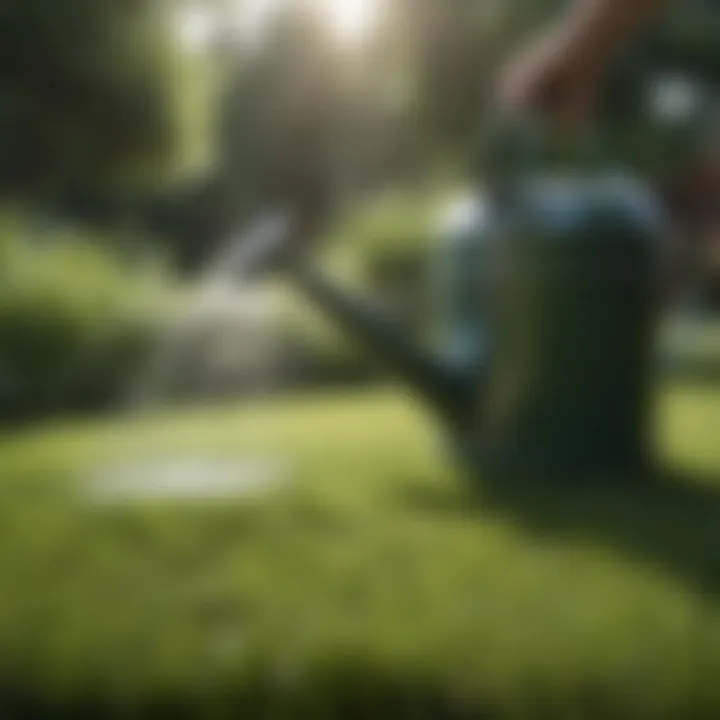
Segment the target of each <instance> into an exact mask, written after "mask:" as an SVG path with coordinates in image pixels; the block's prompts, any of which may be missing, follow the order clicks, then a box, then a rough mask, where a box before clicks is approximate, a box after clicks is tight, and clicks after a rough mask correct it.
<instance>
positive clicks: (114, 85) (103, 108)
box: [0, 0, 188, 197]
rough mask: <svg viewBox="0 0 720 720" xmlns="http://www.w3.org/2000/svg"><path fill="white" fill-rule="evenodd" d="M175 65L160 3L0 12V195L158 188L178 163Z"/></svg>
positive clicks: (111, 2)
mask: <svg viewBox="0 0 720 720" xmlns="http://www.w3.org/2000/svg"><path fill="white" fill-rule="evenodd" d="M186 69H187V66H186V65H184V64H183V61H182V58H181V56H180V53H179V52H178V48H177V44H176V43H175V41H174V40H173V37H172V26H171V24H170V23H169V22H168V15H167V8H166V7H163V4H162V3H161V2H160V1H159V0H9V1H8V2H5V3H3V4H2V8H0V88H2V93H1V94H0V132H1V133H2V137H3V144H2V148H1V149H0V191H1V192H3V193H5V194H7V193H9V192H12V193H16V194H19V195H22V196H28V195H29V196H33V197H36V196H47V195H51V196H52V195H54V194H56V193H57V192H60V191H64V190H67V189H69V190H71V191H72V192H74V193H80V192H81V190H87V189H88V188H92V189H95V190H97V189H98V188H100V187H104V186H107V187H108V188H113V189H114V190H117V189H118V188H124V187H127V186H129V185H135V184H137V183H143V184H147V183H150V182H154V181H157V180H158V178H160V177H163V176H164V175H165V174H166V173H168V172H169V171H170V170H171V169H175V166H176V164H177V163H178V161H179V154H178V150H179V149H180V147H181V145H182V143H183V142H184V140H185V138H184V136H183V111H187V109H188V107H187V102H186V99H185V98H184V96H183V85H182V84H183V77H184V76H183V73H184V72H185V70H186Z"/></svg>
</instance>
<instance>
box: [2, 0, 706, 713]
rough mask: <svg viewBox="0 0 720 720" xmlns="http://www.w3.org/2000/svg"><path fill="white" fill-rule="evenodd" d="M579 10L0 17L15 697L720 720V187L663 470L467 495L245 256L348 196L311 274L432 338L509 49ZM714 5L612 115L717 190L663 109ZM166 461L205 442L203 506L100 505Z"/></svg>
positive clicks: (191, 709)
mask: <svg viewBox="0 0 720 720" xmlns="http://www.w3.org/2000/svg"><path fill="white" fill-rule="evenodd" d="M562 6H563V3H562V2H559V0H53V1H52V2H51V1H50V0H12V1H11V2H7V3H5V4H4V5H3V8H2V9H0V59H1V62H0V88H1V89H2V93H1V94H0V130H1V131H2V138H3V142H2V144H1V145H0V426H1V427H2V436H1V437H0V443H1V444H0V708H2V709H3V710H7V712H8V713H9V715H8V716H9V717H14V716H23V717H24V716H28V717H37V716H40V715H47V716H50V717H53V716H58V715H63V714H66V715H70V716H78V715H80V714H81V713H85V714H86V715H88V716H92V717H98V716H105V715H108V716H109V715H111V714H114V715H116V716H117V715H119V716H124V715H128V716H132V715H133V714H137V715H151V716H155V715H158V714H166V715H170V716H173V717H177V716H181V715H183V714H186V715H188V716H202V717H207V716H212V715H214V714H218V715H223V716H231V715H238V714H244V715H245V716H247V717H433V718H435V717H437V718H440V717H442V718H445V717H447V718H451V717H508V718H510V717H512V718H518V717H540V716H542V717H628V718H630V717H633V718H635V717H688V718H689V717H717V716H718V713H720V693H719V692H718V690H717V687H716V681H715V679H714V678H715V677H716V676H717V672H718V670H720V607H719V606H718V602H717V600H718V598H717V591H718V580H719V579H720V560H718V558H719V557H720V555H718V553H719V552H720V495H718V492H720V490H718V485H717V482H718V481H715V480H714V476H715V474H720V443H718V440H717V431H718V428H719V427H720V385H718V382H720V318H718V314H720V218H718V213H717V207H718V206H720V200H718V199H717V198H718V197H720V196H715V198H714V199H711V200H709V201H708V200H707V199H705V200H704V201H703V202H704V205H705V206H707V205H708V202H709V203H710V205H711V206H713V207H715V210H714V211H711V212H708V208H707V207H705V206H704V207H700V208H698V211H697V213H696V216H697V218H698V221H697V222H692V221H691V222H689V223H686V224H683V225H681V226H679V227H678V228H677V229H676V230H675V235H676V236H677V238H678V243H679V247H680V248H681V250H680V255H681V260H678V268H680V270H681V271H680V272H679V275H680V276H681V280H680V282H679V285H678V287H679V288H680V291H679V292H675V293H674V294H672V298H673V299H672V301H671V302H669V303H668V311H667V322H666V323H665V327H666V332H664V333H663V337H664V338H665V339H666V340H667V346H668V347H669V348H670V350H671V356H672V358H673V362H672V363H670V364H669V365H670V367H669V372H668V376H667V378H664V379H663V382H662V383H661V387H659V388H658V394H659V396H660V397H661V398H662V402H661V410H660V411H659V413H658V437H659V438H660V445H661V446H662V448H663V452H665V453H666V454H667V455H668V457H670V458H672V460H673V462H674V463H675V464H676V466H677V467H678V473H679V477H680V480H679V481H678V482H677V483H676V484H675V485H672V486H671V487H669V488H665V489H663V490H650V489H643V488H640V489H638V488H635V489H633V490H623V489H621V488H618V487H616V486H613V487H608V488H599V489H594V490H593V492H592V493H590V494H589V495H588V494H586V493H583V492H579V491H578V490H575V489H572V488H568V487H567V486H564V487H562V488H557V487H554V486H553V485H552V484H551V485H547V486H544V487H543V488H542V489H538V488H527V487H524V488H523V487H520V488H514V489H512V491H511V490H509V489H504V488H492V487H488V488H487V495H486V496H485V497H484V498H483V500H482V502H481V503H480V505H479V506H478V505H476V502H477V499H476V498H470V497H469V496H468V495H467V494H466V492H465V490H464V489H463V485H462V483H461V482H460V480H459V479H458V478H457V477H455V475H454V471H453V470H452V468H449V467H447V466H446V464H445V461H444V460H443V456H442V455H441V454H439V452H438V451H439V450H440V449H441V448H440V447H439V443H438V441H437V440H436V439H435V432H434V431H435V428H434V427H433V422H434V420H433V419H432V418H428V417H425V416H424V415H423V414H422V413H421V412H419V411H418V409H417V408H416V407H415V405H414V401H413V399H412V398H411V397H406V396H405V395H404V393H403V391H402V390H401V389H399V388H398V387H397V386H396V384H395V381H394V379H393V378H392V377H389V376H388V374H387V372H386V370H385V369H384V368H383V367H382V366H381V365H379V364H377V363H376V362H375V361H374V360H373V359H372V357H371V356H368V355H367V354H366V353H365V352H364V350H363V348H361V347H360V346H359V345H357V344H356V343H355V342H354V341H353V339H352V338H348V337H347V336H345V335H343V334H342V333H341V332H340V330H339V329H338V328H335V327H334V326H333V325H331V324H330V323H328V322H327V321H325V320H324V318H322V316H320V315H318V314H316V313H315V312H314V310H313V309H312V308H310V307H309V306H306V305H305V304H304V302H303V301H302V300H301V298H299V297H298V296H297V295H295V294H294V293H293V291H292V289H291V288H289V287H286V286H284V285H283V284H282V283H281V282H268V283H264V284H262V285H261V286H252V287H250V286H245V285H244V284H243V283H241V282H238V281H237V279H236V278H235V277H234V276H233V274H232V272H230V270H231V269H232V268H231V266H232V262H231V259H232V257H233V253H234V252H235V251H236V249H237V248H238V247H239V246H240V245H242V241H243V238H244V237H245V232H246V230H247V228H248V227H251V226H252V223H253V221H254V220H255V219H256V218H257V217H260V216H262V215H263V214H264V213H267V212H272V211H273V210H274V209H275V208H277V207H283V206H284V205H287V204H288V203H292V202H301V203H303V202H304V203H308V204H311V205H318V206H322V207H328V206H329V207H332V208H334V209H335V210H336V212H335V213H334V214H333V216H332V222H331V223H330V224H329V225H328V226H327V227H325V228H324V229H323V234H324V237H323V238H322V239H321V241H320V242H318V245H317V255H318V262H321V263H323V264H324V265H326V266H327V267H328V268H329V269H330V272H332V273H334V274H335V275H336V276H338V277H341V278H342V279H343V280H344V281H345V282H347V283H349V284H351V285H353V286H359V287H362V288H363V291H364V292H365V293H366V294H367V295H369V296H370V297H372V298H373V300H375V301H377V302H380V303H383V304H384V305H385V306H387V307H388V309H389V310H391V311H392V312H393V313H394V314H395V315H396V316H397V317H398V318H399V320H400V321H401V322H402V323H403V324H405V325H407V327H408V328H410V330H411V332H412V334H413V335H415V336H416V337H417V338H418V339H419V341H423V339H424V338H425V337H426V335H427V332H428V328H429V324H430V321H431V320H432V308H431V307H430V306H429V292H428V288H429V279H430V275H429V272H430V267H431V258H432V254H431V245H432V242H433V240H434V239H435V237H436V234H437V232H438V229H439V227H440V225H441V223H442V218H443V217H445V215H447V213H448V211H452V210H453V208H456V209H457V211H458V212H461V211H462V209H463V207H464V205H463V202H464V199H465V198H467V196H468V193H469V192H471V190H472V187H471V186H470V185H469V179H470V175H469V173H470V172H472V173H474V177H476V178H477V177H480V176H481V175H482V168H481V167H477V165H476V164H475V162H474V160H473V158H474V157H475V152H476V148H477V143H478V141H479V139H481V138H479V129H480V127H481V125H480V119H481V118H482V117H483V116H484V114H486V113H487V111H488V109H489V108H490V103H491V98H492V88H493V81H494V78H495V73H496V72H497V69H498V65H499V63H501V62H502V60H503V59H504V58H505V57H507V55H508V53H510V52H512V50H513V49H515V48H516V47H517V46H518V44H520V43H522V42H523V40H524V39H525V38H527V37H528V36H529V35H531V34H532V33H534V32H536V31H537V29H538V28H540V27H542V26H543V25H544V23H546V22H547V21H548V20H549V19H550V18H551V17H553V15H554V14H555V13H557V12H558V10H559V9H560V8H561V7H562ZM711 6H712V3H704V2H703V1H702V0H697V2H695V3H694V4H693V5H692V7H691V8H688V7H685V4H684V3H680V2H678V3H675V4H674V5H673V6H672V8H671V14H670V15H669V17H668V18H667V19H666V20H665V22H664V23H663V24H662V27H659V28H652V29H651V30H650V31H649V32H648V33H647V36H646V37H643V38H641V40H640V42H639V43H638V46H637V48H636V49H634V50H636V51H637V53H636V54H637V55H638V56H639V57H640V58H642V60H643V62H642V63H638V62H636V61H635V60H633V58H634V57H635V56H634V55H633V56H632V58H631V60H630V62H629V64H628V65H627V66H623V68H624V69H623V70H622V72H621V73H620V74H619V75H618V78H619V80H618V82H617V85H616V86H615V85H614V86H613V87H615V89H616V90H617V92H616V93H615V95H613V102H612V103H610V105H609V106H608V107H609V111H608V112H609V114H608V116H607V118H606V119H604V122H605V121H607V123H608V124H609V125H610V126H611V129H612V132H613V137H614V143H615V144H614V146H613V147H614V148H615V149H616V150H617V149H618V148H621V149H622V151H623V152H624V153H625V154H626V155H625V159H626V160H627V162H630V163H636V164H637V166H638V167H640V168H641V172H643V173H644V174H645V175H646V176H647V177H648V179H649V181H650V182H652V183H653V184H655V185H656V186H657V188H658V190H659V191H660V192H661V193H662V194H663V196H665V197H666V198H667V199H668V202H669V203H670V204H681V205H684V206H686V205H690V206H691V209H692V204H693V196H692V182H693V180H692V177H691V178H690V180H688V179H687V174H688V172H690V173H696V174H698V175H702V173H712V172H714V170H713V166H712V163H708V164H706V165H704V164H703V163H695V161H696V159H697V157H698V154H704V155H705V156H707V157H708V158H711V157H712V152H716V148H717V137H715V145H714V148H715V149H714V150H713V147H712V146H711V143H710V144H708V143H706V140H707V137H706V135H703V140H702V142H703V144H702V145H697V146H695V145H693V142H694V141H698V142H699V141H700V133H699V132H697V126H696V125H693V124H692V122H690V120H688V122H687V123H686V124H685V125H682V123H674V124H673V123H670V122H669V121H668V120H667V118H665V117H664V116H662V113H661V114H660V115H654V114H653V113H651V112H649V111H647V110H646V109H644V108H643V107H640V103H639V100H640V99H641V98H644V97H646V96H645V95H644V94H643V92H642V89H643V88H646V87H649V86H653V85H652V83H653V77H654V75H653V73H655V72H657V73H670V74H671V75H672V77H673V78H674V79H675V80H674V82H675V85H674V86H673V87H675V91H676V93H679V94H680V98H681V100H682V98H683V97H687V96H688V94H689V95H690V96H692V92H693V91H696V90H697V88H702V89H703V92H706V94H709V95H711V96H713V98H714V97H715V96H716V95H717V87H718V84H719V81H720V43H718V38H720V15H718V13H717V11H716V10H714V9H712V7H711ZM635 71H636V73H635V74H633V73H634V72H635ZM678 78H680V79H679V80H678ZM648 83H649V84H650V85H648ZM678 88H679V89H678ZM708 88H709V90H708ZM713 93H715V95H713ZM713 102H716V100H714V99H713ZM671 104H672V103H671ZM681 104H682V102H681ZM706 104H707V103H706ZM688 117H689V116H688ZM712 117H713V118H714V119H713V120H711V121H710V123H709V127H710V135H712V134H713V130H714V132H715V135H717V133H718V132H720V126H718V124H717V115H714V116H712ZM711 140H712V138H711ZM692 163H695V164H694V165H693V164H692ZM679 177H683V178H685V179H684V180H683V181H682V182H680V181H679V180H678V179H677V178H679ZM718 192H720V187H719V189H718ZM701 204H702V203H701ZM711 210H712V207H711ZM690 217H691V219H692V217H693V213H692V212H691V213H690ZM708 218H710V219H708ZM700 219H701V220H700ZM245 456H247V457H260V456H262V457H263V458H265V459H267V458H273V459H274V460H276V461H278V462H280V463H281V464H282V463H285V464H287V466H288V468H289V469H286V470H284V471H283V472H284V473H285V474H284V475H282V477H284V478H286V482H284V484H281V486H280V487H279V488H277V489H273V491H272V492H267V493H266V492H261V493H259V494H257V493H255V494H253V493H251V494H241V495H240V496H233V495H232V493H230V494H229V495H223V494H222V492H221V491H218V493H219V495H218V497H216V498H215V501H212V502H211V501H210V500H209V499H208V498H210V499H212V493H213V489H212V487H211V486H212V482H211V480H210V476H211V475H212V474H213V472H214V473H215V474H217V472H218V471H217V467H216V465H213V464H212V463H218V462H227V461H232V460H233V459H237V458H242V457H245ZM158 458H160V459H162V463H165V465H163V467H168V465H167V463H168V462H169V461H170V460H172V461H173V462H174V463H175V466H176V467H177V466H179V467H182V468H184V469H185V470H186V471H187V470H188V468H192V467H194V466H195V465H197V463H200V464H201V468H200V470H199V471H197V470H196V472H195V476H196V477H197V475H198V472H199V473H200V476H202V472H201V471H202V468H205V470H206V471H207V472H208V473H209V474H208V493H207V494H206V495H203V493H202V492H201V491H200V490H196V491H197V492H198V497H197V498H195V499H194V500H193V502H190V503H189V504H188V503H187V502H186V500H187V497H186V496H185V497H183V498H178V497H173V496H172V490H171V491H170V492H169V494H168V495H167V496H163V494H162V487H160V490H158V488H157V487H156V488H155V491H157V492H158V493H159V495H158V496H157V497H154V498H153V499H152V501H137V502H124V501H123V498H124V496H123V493H122V492H120V493H119V497H120V499H119V500H117V502H115V501H110V502H108V498H107V497H105V496H104V495H102V492H101V493H100V496H98V495H97V489H98V487H100V486H98V485H96V484H94V483H95V481H96V480H97V479H98V478H103V477H105V475H103V473H107V472H110V470H112V468H114V467H119V464H122V463H130V465H128V466H127V467H126V468H125V473H126V474H125V475H124V476H123V477H124V478H125V480H127V482H128V483H129V484H130V485H132V482H133V477H132V473H133V471H132V468H133V467H134V466H133V465H132V462H134V461H138V462H140V461H141V460H144V461H145V462H146V463H152V462H158ZM194 464H195V465H194ZM124 467H125V466H124ZM128 467H129V468H130V469H129V470H128V469H127V468H128ZM137 468H138V470H137V472H138V473H142V472H146V471H147V466H142V464H139V465H137ZM213 468H214V469H213ZM128 473H129V475H128ZM191 474H192V473H191ZM281 474H282V473H281ZM288 478H289V479H288ZM201 484H202V483H201ZM113 487H114V489H115V490H118V486H117V484H116V485H114V486H113ZM185 489H186V490H187V488H185ZM176 490H177V487H176ZM215 490H217V488H215ZM181 494H182V493H181ZM186 495H187V493H186ZM116 499H117V498H116ZM125 499H127V498H125Z"/></svg>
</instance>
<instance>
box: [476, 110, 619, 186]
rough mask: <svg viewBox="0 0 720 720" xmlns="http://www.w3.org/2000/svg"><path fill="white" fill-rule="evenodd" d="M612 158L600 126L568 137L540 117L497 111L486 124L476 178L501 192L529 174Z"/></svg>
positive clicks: (584, 164)
mask: <svg viewBox="0 0 720 720" xmlns="http://www.w3.org/2000/svg"><path fill="white" fill-rule="evenodd" d="M608 155H609V152H608V143H607V142H606V140H605V138H604V137H603V134H602V132H601V130H600V128H599V127H598V126H597V125H593V126H590V127H587V128H581V129H579V130H577V131H575V132H570V133H568V132H562V131H561V130H559V129H558V128H556V127H554V126H553V125H552V124H551V123H549V122H547V121H544V120H543V119H542V118H539V117H534V116H531V115H528V114H517V113H509V112H507V111H500V110H499V109H495V110H493V111H492V112H491V113H490V115H489V116H488V119H487V120H486V122H485V123H484V124H483V128H482V132H481V142H480V146H479V152H478V153H477V154H476V156H475V159H474V164H475V167H474V168H473V174H476V175H481V176H482V177H483V181H484V183H485V184H487V185H488V186H489V189H490V190H491V191H493V190H497V191H498V192H500V191H505V190H507V188H508V187H511V186H512V185H513V184H514V183H515V182H516V181H518V180H521V179H522V177H523V176H524V175H526V174H527V173H528V172H533V171H535V170H545V171H547V170H548V169H551V168H553V167H555V168H560V169H563V170H568V169H570V168H572V167H582V168H588V167H592V166H594V165H596V164H599V163H602V162H607V160H608Z"/></svg>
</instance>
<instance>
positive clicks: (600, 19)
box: [562, 0, 667, 58]
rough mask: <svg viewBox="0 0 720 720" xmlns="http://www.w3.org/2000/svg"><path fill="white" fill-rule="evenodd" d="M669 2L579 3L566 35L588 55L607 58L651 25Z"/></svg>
mask: <svg viewBox="0 0 720 720" xmlns="http://www.w3.org/2000/svg"><path fill="white" fill-rule="evenodd" d="M666 2H667V0H576V2H575V4H574V5H573V7H572V9H571V10H570V11H569V12H568V14H567V16H566V17H565V20H564V21H563V23H562V32H565V33H567V34H568V36H570V37H571V38H572V40H573V42H574V43H577V44H578V45H581V46H582V47H583V48H584V49H585V50H586V51H587V52H588V53H593V54H595V55H597V56H599V57H603V58H604V57H607V56H609V55H611V54H612V53H613V52H615V50H617V49H618V48H619V47H621V46H622V45H623V44H624V43H625V42H626V41H627V40H630V39H631V38H632V37H633V36H634V35H635V34H636V33H637V32H639V31H641V30H642V29H643V28H644V27H645V26H647V25H649V24H650V23H651V22H652V21H653V20H654V19H655V18H656V17H657V16H658V15H659V14H660V12H661V11H662V10H663V8H664V6H665V4H666Z"/></svg>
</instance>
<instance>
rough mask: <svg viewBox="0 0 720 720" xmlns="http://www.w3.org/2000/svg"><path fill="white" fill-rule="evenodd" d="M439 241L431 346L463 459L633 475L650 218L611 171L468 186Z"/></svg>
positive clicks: (660, 229)
mask: <svg viewBox="0 0 720 720" xmlns="http://www.w3.org/2000/svg"><path fill="white" fill-rule="evenodd" d="M470 215H471V217H472V222H471V223H468V222H467V221H464V222H463V223H460V224H459V225H458V226H457V227H456V228H454V229H451V230H450V232H448V233H446V234H445V236H444V237H443V238H442V239H441V244H440V257H439V258H437V259H436V262H435V263H434V266H435V273H436V278H435V282H434V286H435V288H436V292H437V296H438V306H439V307H440V308H441V312H440V313H439V314H438V317H437V322H438V324H439V327H440V330H441V332H440V333H438V335H437V337H438V339H439V344H438V347H437V348H436V352H437V353H438V354H439V355H440V356H441V357H443V361H444V363H445V364H446V365H447V366H453V365H454V364H455V365H458V364H459V365H461V366H462V365H464V366H465V368H466V376H467V378H468V381H467V391H468V393H469V394H470V396H471V397H472V398H473V403H474V408H475V412H474V413H473V415H472V422H471V424H470V426H469V427H468V428H467V430H466V431H464V432H462V433H461V434H457V435H456V436H455V438H454V443H455V448H456V450H457V452H458V453H459V454H460V456H461V457H462V458H463V459H466V460H470V461H471V462H472V463H473V464H475V465H482V466H491V467H494V468H497V469H504V470H513V471H519V472H526V471H527V472H540V471H548V472H563V471H569V472H605V471H607V472H635V471H636V470H638V469H639V468H641V467H644V466H647V465H648V464H649V463H650V459H651V450H652V448H651V432H650V431H651V428H652V399H653V380H654V367H655V363H654V347H655V329H656V325H657V319H658V312H659V309H660V298H659V291H660V287H661V285H660V279H661V274H662V267H663V266H662V259H663V257H664V246H665V244H664V240H665V236H666V232H665V225H664V222H663V218H662V214H661V212H660V210H659V207H658V205H657V203H656V202H655V200H654V198H653V196H652V195H651V193H649V191H648V190H647V189H646V188H645V187H644V186H643V184H642V183H640V182H638V181H637V180H634V179H632V178H630V177H628V176H625V175H622V174H604V173H600V174H594V173H593V174H591V175H587V176H583V175H579V176H576V177H573V176H570V175H565V176H556V177H551V176H550V177H548V176H539V177H534V178H533V177H528V178H526V179H525V181H524V182H523V183H521V184H519V185H518V186H517V187H516V188H515V190H514V192H513V193H512V194H511V195H510V197H509V198H506V201H505V202H504V203H499V204H493V202H492V199H491V198H490V197H488V196H483V195H482V193H478V196H477V199H476V208H475V210H474V211H473V212H472V213H470Z"/></svg>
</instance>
